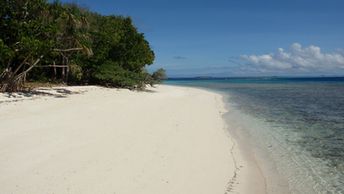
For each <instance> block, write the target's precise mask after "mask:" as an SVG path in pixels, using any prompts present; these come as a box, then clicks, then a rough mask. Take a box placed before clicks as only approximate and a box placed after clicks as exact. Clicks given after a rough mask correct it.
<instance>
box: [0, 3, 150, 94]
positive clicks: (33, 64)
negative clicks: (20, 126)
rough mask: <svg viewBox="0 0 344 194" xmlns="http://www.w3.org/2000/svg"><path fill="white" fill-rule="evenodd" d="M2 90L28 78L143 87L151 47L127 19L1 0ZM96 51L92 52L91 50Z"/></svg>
mask: <svg viewBox="0 0 344 194" xmlns="http://www.w3.org/2000/svg"><path fill="white" fill-rule="evenodd" d="M0 31H1V33H0V91H7V92H14V91H18V90H23V89H24V84H25V82H26V81H27V80H30V81H44V82H48V81H59V82H64V83H78V84H87V83H92V84H100V85H105V86H113V87H128V88H141V87H144V86H145V83H150V82H151V81H152V77H151V76H150V74H148V73H147V72H146V71H145V67H146V66H147V65H151V64H152V63H153V61H154V57H155V56H154V52H153V51H152V49H151V48H150V45H149V43H148V41H147V40H146V39H145V37H144V34H143V33H140V32H138V30H137V29H136V27H135V26H134V25H133V23H132V20H131V18H129V17H122V16H114V15H111V16H102V15H100V14H97V13H94V12H91V11H89V10H87V9H84V8H81V7H79V6H78V5H76V4H62V3H60V2H59V1H55V2H52V3H48V2H47V1H46V0H30V1H28V0H2V1H0ZM93 51H94V52H93Z"/></svg>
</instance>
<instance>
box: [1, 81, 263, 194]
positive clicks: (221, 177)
mask: <svg viewBox="0 0 344 194" xmlns="http://www.w3.org/2000/svg"><path fill="white" fill-rule="evenodd" d="M59 88H60V90H59V89H58V90H54V91H53V93H54V94H53V95H44V96H39V95H37V96H31V97H26V96H24V97H23V98H19V99H20V100H19V101H14V102H5V103H1V107H0V120H1V122H0V126H1V127H0V130H1V132H2V134H3V137H1V141H0V142H1V143H0V144H1V146H0V152H2V153H3V156H4V157H3V158H2V159H0V172H1V173H0V188H1V189H0V191H1V192H5V193H18V194H19V193H38V194H39V193H49V192H50V193H52V192H55V193H56V192H57V193H99V192H102V193H109V192H112V193H113V192H115V193H197V194H199V193H251V192H250V191H253V190H254V191H256V192H255V193H265V192H264V191H262V189H261V188H262V187H261V185H259V183H257V182H256V184H255V185H252V181H251V182H250V180H259V177H252V174H251V172H250V170H249V169H246V167H247V166H248V161H246V160H245V158H244V156H243V155H242V153H241V150H239V149H238V147H239V146H236V145H237V143H236V139H234V138H233V137H232V135H231V134H230V133H229V132H228V130H227V127H228V126H227V125H228V124H227V123H226V122H225V121H224V119H223V118H222V116H223V113H225V112H226V108H225V103H224V101H223V96H222V95H220V94H218V93H215V92H210V91H207V90H203V89H196V88H191V87H188V88H187V87H179V86H167V85H160V86H158V87H157V88H149V90H150V91H149V92H135V91H129V90H125V89H109V88H100V87H94V86H87V87H59ZM44 92H48V93H49V92H51V90H49V89H48V90H46V91H44ZM0 98H1V100H2V102H3V100H4V98H5V101H6V99H7V100H8V97H6V96H0ZM22 99H23V100H22ZM27 99H33V100H27ZM17 100H18V99H17ZM204 102H207V103H204ZM95 129H96V130H95ZM24 161H25V162H24ZM254 176H256V175H254ZM257 184H258V185H257ZM257 191H259V192H257Z"/></svg>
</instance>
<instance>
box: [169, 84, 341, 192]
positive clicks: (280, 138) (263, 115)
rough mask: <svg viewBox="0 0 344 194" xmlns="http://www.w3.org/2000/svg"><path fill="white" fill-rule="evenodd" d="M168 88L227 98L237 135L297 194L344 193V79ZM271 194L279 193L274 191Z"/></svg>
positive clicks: (271, 187) (230, 119)
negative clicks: (243, 136) (208, 91)
mask: <svg viewBox="0 0 344 194" xmlns="http://www.w3.org/2000/svg"><path fill="white" fill-rule="evenodd" d="M167 83H168V84H177V85H187V86H195V87H204V88H207V89H211V90H216V91H219V92H221V93H223V94H225V96H226V102H227V103H228V106H230V111H229V113H228V114H227V119H228V120H229V121H230V122H231V123H234V122H235V123H236V125H237V127H236V129H239V128H240V130H241V131H236V132H237V133H245V134H246V137H248V138H249V141H251V142H252V144H253V145H254V151H257V152H265V153H268V155H269V158H270V159H271V160H272V161H273V163H274V165H275V166H276V170H277V171H278V173H279V174H280V175H281V176H283V177H285V179H286V180H287V181H288V185H289V190H290V191H291V192H292V193H306V192H307V193H344V79H343V78H302V79H300V78H298V79H290V78H256V79H218V80H174V81H168V82H167ZM272 182H273V181H272ZM268 190H269V189H268ZM269 191H271V192H273V191H276V189H275V188H274V186H270V190H269Z"/></svg>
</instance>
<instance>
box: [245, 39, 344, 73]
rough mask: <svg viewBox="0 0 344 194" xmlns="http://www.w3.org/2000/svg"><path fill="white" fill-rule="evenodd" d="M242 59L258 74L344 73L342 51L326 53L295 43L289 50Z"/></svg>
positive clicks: (343, 53) (313, 47)
mask: <svg viewBox="0 0 344 194" xmlns="http://www.w3.org/2000/svg"><path fill="white" fill-rule="evenodd" d="M241 59H242V60H244V61H245V62H247V63H248V64H247V65H248V66H247V67H246V68H247V69H251V70H252V71H256V72H257V71H258V72H279V73H281V72H285V73H292V72H295V73H307V72H309V73H312V72H315V73H316V72H319V73H337V72H336V71H341V72H344V52H342V51H341V50H338V51H335V52H332V53H324V52H322V51H321V49H320V47H317V46H313V45H311V46H309V47H302V45H301V44H299V43H294V44H292V45H291V46H290V48H289V49H288V50H284V49H283V48H279V49H277V51H276V52H274V53H270V54H265V55H243V56H241Z"/></svg>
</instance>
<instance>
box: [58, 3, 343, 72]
mask: <svg viewBox="0 0 344 194" xmlns="http://www.w3.org/2000/svg"><path fill="white" fill-rule="evenodd" d="M64 2H65V1H64ZM73 2H76V3H78V4H80V5H82V6H86V7H88V8H89V9H91V10H92V11H97V12H99V13H102V14H105V15H110V14H115V15H117V14H120V15H126V16H131V17H132V18H133V20H134V23H135V25H136V26H137V27H138V29H139V31H140V32H143V33H144V34H145V36H146V38H147V39H148V41H149V42H150V44H151V47H152V48H153V50H154V52H155V54H156V60H155V63H154V64H153V65H151V66H150V67H149V69H150V70H155V69H157V68H160V67H163V68H165V69H166V70H167V73H168V75H169V76H170V77H183V76H260V75H261V76H266V75H296V76H297V75H308V76H314V75H344V50H343V49H344V11H343V10H344V1H342V0H283V1H282V0H265V1H264V0H260V1H258V0H254V1H253V0H173V1H170V0H113V1H109V0H97V1H94V0H74V1H73Z"/></svg>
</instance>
